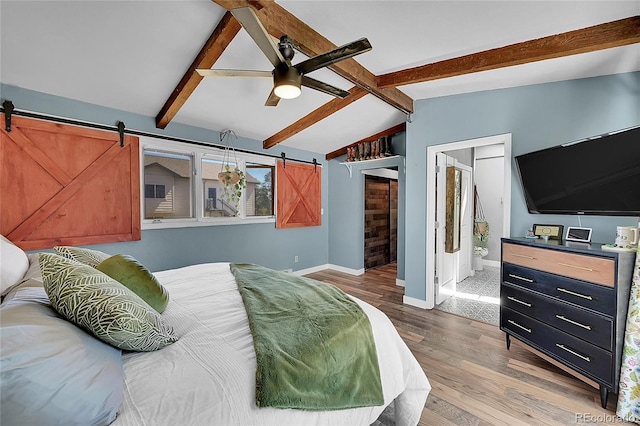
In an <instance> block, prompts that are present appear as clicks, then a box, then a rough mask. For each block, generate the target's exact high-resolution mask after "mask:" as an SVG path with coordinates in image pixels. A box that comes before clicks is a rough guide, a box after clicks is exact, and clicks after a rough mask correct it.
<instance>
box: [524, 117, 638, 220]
mask: <svg viewBox="0 0 640 426" xmlns="http://www.w3.org/2000/svg"><path fill="white" fill-rule="evenodd" d="M515 159H516V164H517V167H518V172H519V174H520V180H521V182H522V188H523V190H524V197H525V200H526V203H527V208H528V210H529V213H542V214H585V215H587V214H588V215H603V216H640V126H639V127H633V128H629V129H624V130H620V131H617V132H612V133H607V134H604V135H599V136H594V137H592V138H588V139H584V140H580V141H576V142H571V143H567V144H564V145H559V146H555V147H552V148H547V149H542V150H540V151H535V152H530V153H528V154H523V155H518V156H516V157H515Z"/></svg>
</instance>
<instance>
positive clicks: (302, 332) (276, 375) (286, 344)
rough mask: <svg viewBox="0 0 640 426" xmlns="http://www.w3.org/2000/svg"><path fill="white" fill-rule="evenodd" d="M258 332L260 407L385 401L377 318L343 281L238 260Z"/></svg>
mask: <svg viewBox="0 0 640 426" xmlns="http://www.w3.org/2000/svg"><path fill="white" fill-rule="evenodd" d="M231 271H232V272H233V274H234V275H235V278H236V282H237V283H238V288H239V289H240V294H241V295H242V300H243V301H244V305H245V307H246V310H247V315H248V317H249V326H250V328H251V332H252V333H253V344H254V347H255V351H256V358H257V362H258V366H257V370H256V404H257V405H258V406H259V407H278V408H298V409H304V410H340V409H345V408H355V407H364V406H371V405H382V404H383V403H384V400H383V396H382V386H381V383H380V370H379V367H378V355H377V353H376V348H375V343H374V340H373V333H372V331H371V324H370V323H369V319H368V317H367V316H366V314H365V313H364V312H363V311H362V309H361V308H360V306H358V304H357V303H356V302H354V301H353V300H352V299H351V298H349V296H347V295H346V294H345V293H344V292H343V291H342V290H340V289H338V288H337V287H335V286H333V285H330V284H325V283H322V282H319V281H315V280H312V279H309V278H303V277H298V276H295V275H291V274H287V273H285V272H279V271H274V270H272V269H268V268H264V267H262V266H257V265H250V264H239V263H232V264H231Z"/></svg>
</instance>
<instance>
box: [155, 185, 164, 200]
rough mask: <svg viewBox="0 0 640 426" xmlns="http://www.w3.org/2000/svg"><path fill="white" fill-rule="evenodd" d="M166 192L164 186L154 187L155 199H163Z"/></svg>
mask: <svg viewBox="0 0 640 426" xmlns="http://www.w3.org/2000/svg"><path fill="white" fill-rule="evenodd" d="M165 197H166V190H165V187H164V185H156V198H165Z"/></svg>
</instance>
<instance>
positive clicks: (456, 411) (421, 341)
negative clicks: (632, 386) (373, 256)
mask: <svg viewBox="0 0 640 426" xmlns="http://www.w3.org/2000/svg"><path fill="white" fill-rule="evenodd" d="M307 277H310V278H314V279H317V280H320V281H324V282H328V283H332V284H334V285H336V286H338V287H340V288H341V289H342V290H344V291H345V292H347V293H349V294H351V295H353V296H355V297H358V298H360V299H362V300H364V301H366V302H368V303H370V304H371V305H373V306H375V307H377V308H378V309H380V310H381V311H383V312H384V313H386V314H387V316H389V318H390V319H391V321H392V322H393V323H394V325H395V326H396V328H397V329H398V332H399V333H400V335H401V336H402V338H403V339H404V341H405V342H406V344H407V346H408V347H409V348H410V349H411V351H412V352H413V354H414V355H415V357H416V359H417V360H418V361H419V362H420V364H421V365H422V367H423V368H424V371H425V372H426V374H427V377H428V378H429V381H430V382H431V386H432V390H431V392H430V393H429V397H428V398H427V402H426V404H425V408H424V411H423V412H422V417H421V419H420V425H505V426H513V425H571V424H589V425H614V424H615V425H621V424H628V425H632V424H633V423H625V422H623V421H622V420H621V419H619V418H617V417H616V415H615V406H616V397H617V395H615V394H612V395H610V397H609V403H608V406H607V409H606V410H605V409H603V408H602V407H601V406H600V397H599V393H598V390H597V389H595V388H593V387H591V386H589V385H587V384H585V383H583V382H581V381H580V380H578V379H576V378H574V377H573V376H571V375H569V374H568V373H565V372H564V371H562V370H560V369H559V368H557V367H555V366H553V365H551V364H550V363H548V362H546V361H544V360H542V359H541V358H539V357H538V356H536V355H534V354H532V353H531V352H529V351H527V350H526V349H524V348H523V347H521V346H519V345H518V344H517V342H513V341H512V342H513V343H512V345H511V350H507V348H506V345H505V336H504V333H503V332H502V331H500V329H499V328H498V327H497V326H495V325H490V324H486V323H483V322H478V321H474V320H470V319H467V318H463V317H459V316H456V315H453V314H450V313H447V312H443V311H439V310H436V309H431V310H425V309H420V308H416V307H413V306H409V305H404V304H403V303H402V296H403V295H404V288H403V287H399V286H396V285H395V279H396V266H395V264H391V265H386V266H383V267H380V268H376V269H373V270H369V271H367V272H365V273H364V274H363V275H361V276H353V275H349V274H345V273H341V272H336V271H332V270H326V271H321V272H316V273H313V274H309V275H307Z"/></svg>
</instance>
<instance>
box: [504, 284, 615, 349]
mask: <svg viewBox="0 0 640 426" xmlns="http://www.w3.org/2000/svg"><path fill="white" fill-rule="evenodd" d="M500 305H501V306H504V307H507V308H509V309H512V310H514V311H517V312H521V313H523V314H525V315H527V316H529V317H532V318H535V319H536V320H538V321H542V322H544V323H545V324H549V325H551V326H553V327H555V328H557V329H559V330H562V331H564V332H566V333H569V334H571V335H573V336H576V337H579V338H581V339H584V340H586V341H587V342H589V343H592V344H594V345H596V346H599V347H601V348H603V349H605V350H607V351H610V350H611V349H612V347H613V346H612V345H613V336H614V334H613V318H611V317H605V316H602V315H598V314H596V313H594V312H591V311H588V310H585V309H582V308H579V307H576V306H573V305H570V304H568V303H564V302H561V301H559V300H556V299H551V298H549V297H547V296H543V295H541V294H538V293H533V292H530V291H527V290H523V289H520V288H516V287H511V286H509V285H503V286H502V287H501V289H500Z"/></svg>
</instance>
